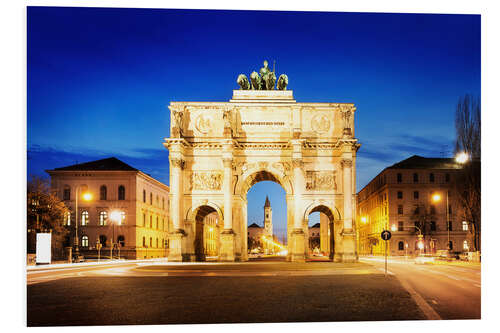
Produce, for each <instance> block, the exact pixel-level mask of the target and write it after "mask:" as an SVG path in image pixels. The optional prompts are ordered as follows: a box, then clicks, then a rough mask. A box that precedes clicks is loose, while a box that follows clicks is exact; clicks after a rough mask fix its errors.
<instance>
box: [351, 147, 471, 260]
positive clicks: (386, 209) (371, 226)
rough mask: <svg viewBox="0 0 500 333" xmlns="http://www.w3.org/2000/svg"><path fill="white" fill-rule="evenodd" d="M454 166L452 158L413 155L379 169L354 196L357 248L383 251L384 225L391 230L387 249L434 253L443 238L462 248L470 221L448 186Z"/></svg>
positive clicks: (466, 244) (440, 247)
mask: <svg viewBox="0 0 500 333" xmlns="http://www.w3.org/2000/svg"><path fill="white" fill-rule="evenodd" d="M459 170H460V165H459V164H458V163H456V162H455V160H454V159H451V158H425V157H420V156H416V155H414V156H412V157H410V158H408V159H406V160H403V161H401V162H399V163H396V164H394V165H392V166H390V167H388V168H386V169H384V170H383V171H382V172H381V173H380V174H378V175H377V176H376V177H375V178H374V179H373V180H372V181H371V182H370V183H368V185H366V186H365V187H364V188H363V189H362V190H361V191H360V192H359V193H358V197H357V200H358V204H357V205H358V214H357V216H358V218H357V220H356V223H357V225H358V228H357V229H358V236H359V241H358V246H359V249H358V252H359V254H360V255H384V254H385V244H384V241H383V240H382V239H381V237H380V234H381V232H382V231H383V230H389V231H391V233H392V237H391V239H390V240H389V241H388V254H389V255H395V256H403V255H408V256H414V255H419V254H423V253H427V254H439V253H443V251H446V250H447V249H448V244H450V246H451V251H452V252H467V251H468V250H469V248H470V246H471V244H472V243H471V237H470V233H469V232H468V228H469V226H468V223H467V222H466V221H464V220H463V218H462V216H463V214H462V213H461V208H460V206H459V205H458V203H457V200H456V197H455V196H454V195H453V191H452V184H453V180H454V177H455V175H456V174H457V172H458V171H459ZM447 207H448V211H447ZM447 221H449V222H448V223H447Z"/></svg>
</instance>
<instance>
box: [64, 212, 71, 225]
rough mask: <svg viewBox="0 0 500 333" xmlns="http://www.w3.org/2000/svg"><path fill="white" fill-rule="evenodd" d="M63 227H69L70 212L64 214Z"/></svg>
mask: <svg viewBox="0 0 500 333" xmlns="http://www.w3.org/2000/svg"><path fill="white" fill-rule="evenodd" d="M64 225H71V212H66V213H65V214H64Z"/></svg>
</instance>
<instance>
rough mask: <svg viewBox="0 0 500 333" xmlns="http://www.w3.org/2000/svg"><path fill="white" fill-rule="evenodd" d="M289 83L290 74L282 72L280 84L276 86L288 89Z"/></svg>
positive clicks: (280, 88)
mask: <svg viewBox="0 0 500 333" xmlns="http://www.w3.org/2000/svg"><path fill="white" fill-rule="evenodd" d="M287 85H288V76H287V75H286V74H281V75H280V77H279V79H278V84H277V86H276V88H278V90H286V86H287Z"/></svg>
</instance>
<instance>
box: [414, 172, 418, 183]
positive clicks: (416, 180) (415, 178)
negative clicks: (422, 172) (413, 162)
mask: <svg viewBox="0 0 500 333" xmlns="http://www.w3.org/2000/svg"><path fill="white" fill-rule="evenodd" d="M413 182H414V183H418V173H414V174H413Z"/></svg>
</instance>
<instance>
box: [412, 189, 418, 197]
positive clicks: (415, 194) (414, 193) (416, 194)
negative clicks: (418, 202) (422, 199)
mask: <svg viewBox="0 0 500 333" xmlns="http://www.w3.org/2000/svg"><path fill="white" fill-rule="evenodd" d="M413 199H418V191H413Z"/></svg>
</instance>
